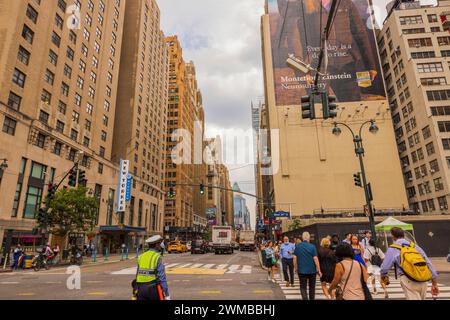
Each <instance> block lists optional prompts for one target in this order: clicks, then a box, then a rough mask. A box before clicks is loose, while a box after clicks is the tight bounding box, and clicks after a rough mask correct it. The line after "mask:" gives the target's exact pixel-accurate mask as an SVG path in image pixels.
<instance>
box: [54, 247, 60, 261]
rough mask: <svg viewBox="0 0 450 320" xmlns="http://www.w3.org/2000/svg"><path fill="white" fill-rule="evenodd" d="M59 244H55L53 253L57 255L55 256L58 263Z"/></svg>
mask: <svg viewBox="0 0 450 320" xmlns="http://www.w3.org/2000/svg"><path fill="white" fill-rule="evenodd" d="M59 251H60V250H59V245H55V246H54V247H53V254H54V255H55V257H54V258H53V261H54V263H55V264H56V263H57V262H58V260H59Z"/></svg>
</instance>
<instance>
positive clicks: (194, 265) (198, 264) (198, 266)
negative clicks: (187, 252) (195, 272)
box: [190, 263, 203, 268]
mask: <svg viewBox="0 0 450 320" xmlns="http://www.w3.org/2000/svg"><path fill="white" fill-rule="evenodd" d="M202 265H203V263H196V264H193V265H192V266H190V268H200V266H202Z"/></svg>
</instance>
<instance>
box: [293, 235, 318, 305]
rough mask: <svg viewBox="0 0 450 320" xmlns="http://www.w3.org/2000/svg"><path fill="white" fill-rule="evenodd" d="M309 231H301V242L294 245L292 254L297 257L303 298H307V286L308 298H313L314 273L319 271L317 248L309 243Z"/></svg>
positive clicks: (314, 286)
mask: <svg viewBox="0 0 450 320" xmlns="http://www.w3.org/2000/svg"><path fill="white" fill-rule="evenodd" d="M310 238H311V236H310V234H309V232H303V235H302V239H303V242H301V243H299V244H297V245H296V246H295V251H294V255H295V256H296V257H297V272H298V277H299V278H300V293H301V295H302V299H303V300H308V294H307V289H308V288H307V287H309V300H314V298H315V292H316V275H319V277H321V276H322V273H321V272H320V265H319V259H318V258H317V249H316V247H315V246H314V245H312V244H310V243H309V240H310Z"/></svg>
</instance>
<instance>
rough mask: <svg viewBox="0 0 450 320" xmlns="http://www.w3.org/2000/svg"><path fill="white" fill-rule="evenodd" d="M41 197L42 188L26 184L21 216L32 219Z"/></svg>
mask: <svg viewBox="0 0 450 320" xmlns="http://www.w3.org/2000/svg"><path fill="white" fill-rule="evenodd" d="M41 198H42V188H37V187H33V186H28V189H27V194H26V198H25V208H24V212H23V217H24V218H25V219H34V218H35V215H36V211H37V210H38V208H39V205H40V203H41Z"/></svg>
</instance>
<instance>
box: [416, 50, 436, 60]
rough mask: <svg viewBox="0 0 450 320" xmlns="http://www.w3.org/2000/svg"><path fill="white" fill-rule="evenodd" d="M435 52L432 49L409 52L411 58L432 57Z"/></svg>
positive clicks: (434, 55)
mask: <svg viewBox="0 0 450 320" xmlns="http://www.w3.org/2000/svg"><path fill="white" fill-rule="evenodd" d="M434 57H436V54H435V53H434V51H425V52H411V58H413V59H427V58H434Z"/></svg>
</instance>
